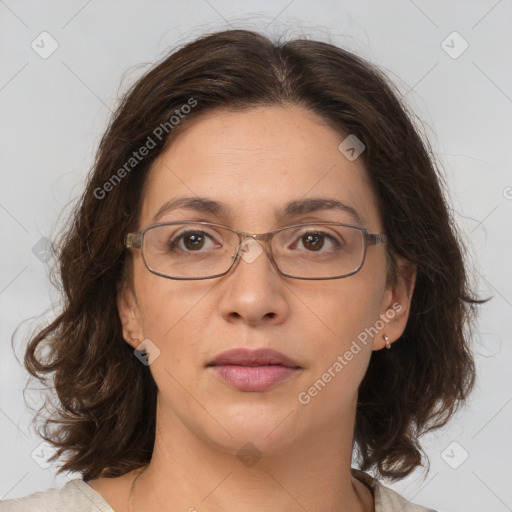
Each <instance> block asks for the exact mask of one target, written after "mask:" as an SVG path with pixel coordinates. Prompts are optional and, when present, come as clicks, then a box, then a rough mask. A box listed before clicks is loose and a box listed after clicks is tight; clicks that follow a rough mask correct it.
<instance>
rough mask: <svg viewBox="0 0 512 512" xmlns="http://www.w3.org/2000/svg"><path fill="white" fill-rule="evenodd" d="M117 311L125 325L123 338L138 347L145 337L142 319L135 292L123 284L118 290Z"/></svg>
mask: <svg viewBox="0 0 512 512" xmlns="http://www.w3.org/2000/svg"><path fill="white" fill-rule="evenodd" d="M117 311H118V313H119V319H120V320H121V325H122V327H123V338H124V340H125V341H126V342H127V343H128V344H129V345H131V346H132V347H133V348H136V347H137V346H138V345H139V344H140V343H141V342H142V340H143V339H144V334H143V329H142V320H141V315H140V310H139V305H138V303H137V298H136V296H135V292H134V291H133V290H132V288H131V286H129V285H123V286H121V287H120V288H119V289H118V291H117Z"/></svg>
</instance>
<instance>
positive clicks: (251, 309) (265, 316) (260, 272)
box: [219, 239, 289, 325]
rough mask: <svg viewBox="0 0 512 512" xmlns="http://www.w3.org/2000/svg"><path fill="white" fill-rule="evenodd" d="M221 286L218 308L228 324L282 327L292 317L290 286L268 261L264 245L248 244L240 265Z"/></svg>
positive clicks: (241, 252) (248, 241)
mask: <svg viewBox="0 0 512 512" xmlns="http://www.w3.org/2000/svg"><path fill="white" fill-rule="evenodd" d="M222 279H224V282H223V283H222V284H221V285H220V286H219V289H220V290H221V297H220V301H219V308H220V313H221V315H222V317H223V318H224V319H225V320H226V321H228V322H233V321H245V322H246V323H248V324H251V325H255V324H258V323H261V322H270V323H273V324H278V323H282V322H283V321H284V320H285V318H286V317H287V315H288V314H289V303H288V301H287V297H286V290H287V286H286V283H284V280H283V279H286V278H284V277H283V276H281V274H280V273H279V272H278V271H277V269H276V268H275V267H274V265H273V264H272V261H271V260H270V258H269V254H268V252H267V248H266V247H265V246H264V244H263V243H261V242H257V241H255V240H252V239H248V240H246V241H245V242H244V243H243V244H242V246H241V247H240V254H239V256H238V261H237V262H236V263H235V265H234V267H233V268H232V269H231V270H230V271H229V273H228V274H226V275H225V276H224V277H223V278H222Z"/></svg>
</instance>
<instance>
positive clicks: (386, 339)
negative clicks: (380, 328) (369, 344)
mask: <svg viewBox="0 0 512 512" xmlns="http://www.w3.org/2000/svg"><path fill="white" fill-rule="evenodd" d="M382 337H383V338H384V341H385V342H386V348H387V349H390V348H391V343H389V338H388V335H387V334H383V335H382Z"/></svg>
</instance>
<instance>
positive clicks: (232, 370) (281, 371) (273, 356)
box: [207, 349, 300, 391]
mask: <svg viewBox="0 0 512 512" xmlns="http://www.w3.org/2000/svg"><path fill="white" fill-rule="evenodd" d="M207 366H208V367H211V368H212V370H213V371H214V372H215V373H216V374H217V375H218V376H219V377H221V378H222V379H223V380H224V381H226V382H227V383H229V384H231V385H233V386H234V387H236V388H238V389H239V390H240V391H264V390H266V389H269V388H270V387H272V386H274V385H275V384H277V383H279V382H281V381H283V380H285V379H287V378H289V377H290V376H292V375H293V374H294V373H296V372H297V371H299V370H300V367H299V366H298V365H297V364H296V363H295V361H293V360H291V359H290V358H289V357H287V356H285V355H284V354H281V353H280V352H277V351H275V350H272V349H258V350H249V349H235V350H229V351H227V352H223V353H222V354H220V355H219V356H218V357H217V358H216V359H214V360H213V361H212V362H211V363H210V364H208V365H207Z"/></svg>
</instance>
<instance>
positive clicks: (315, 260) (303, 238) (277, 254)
mask: <svg viewBox="0 0 512 512" xmlns="http://www.w3.org/2000/svg"><path fill="white" fill-rule="evenodd" d="M364 249H365V244H364V233H363V232H362V231H361V230H360V229H357V228H354V227H350V226H338V225H332V224H331V225H330V224H315V225H308V226H297V227H293V228H288V229H284V230H282V231H280V232H279V233H277V234H276V236H275V237H274V240H273V246H272V252H273V254H274V260H275V262H276V264H277V266H278V267H279V269H280V270H281V272H283V273H285V274H288V275H290V276H293V277H302V278H331V277H340V276H345V275H349V274H352V273H354V272H356V271H357V270H359V268H360V267H361V264H362V263H363V259H364Z"/></svg>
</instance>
